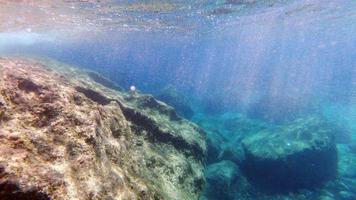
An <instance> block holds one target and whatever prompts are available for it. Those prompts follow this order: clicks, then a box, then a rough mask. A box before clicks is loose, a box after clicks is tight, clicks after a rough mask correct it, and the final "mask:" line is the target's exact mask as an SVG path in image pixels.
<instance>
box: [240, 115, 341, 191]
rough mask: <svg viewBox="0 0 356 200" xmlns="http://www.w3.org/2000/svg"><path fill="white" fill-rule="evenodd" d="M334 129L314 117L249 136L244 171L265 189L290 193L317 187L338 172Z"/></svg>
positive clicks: (244, 146)
mask: <svg viewBox="0 0 356 200" xmlns="http://www.w3.org/2000/svg"><path fill="white" fill-rule="evenodd" d="M333 135H334V132H333V129H332V128H330V126H328V125H327V124H326V123H324V121H323V120H321V119H319V118H316V117H310V118H305V119H299V120H296V121H294V122H292V123H290V124H288V125H284V126H281V127H278V128H274V129H267V130H263V131H260V132H258V133H256V134H254V135H251V136H249V137H247V138H245V139H244V140H243V141H242V143H243V148H244V152H245V157H246V158H245V160H244V161H243V163H242V164H243V170H244V172H245V174H246V175H247V177H248V178H249V179H250V180H252V181H253V182H254V183H256V184H257V185H260V186H262V188H264V189H267V190H270V191H277V192H288V191H291V190H298V189H301V188H307V189H308V188H309V189H310V188H314V187H317V186H320V185H321V184H323V183H324V182H326V181H328V180H332V179H333V178H335V177H336V175H337V161H338V160H337V150H336V145H335V141H334V136H333Z"/></svg>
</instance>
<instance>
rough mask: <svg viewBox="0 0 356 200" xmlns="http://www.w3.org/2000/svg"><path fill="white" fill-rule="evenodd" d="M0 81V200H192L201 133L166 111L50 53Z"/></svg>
mask: <svg viewBox="0 0 356 200" xmlns="http://www.w3.org/2000/svg"><path fill="white" fill-rule="evenodd" d="M0 77H1V79H0V101H1V106H0V112H1V116H2V117H1V119H0V152H1V154H0V199H6V197H8V196H9V195H10V194H12V195H18V196H14V198H21V197H22V196H24V195H25V196H26V195H27V196H29V195H30V194H32V196H33V198H32V199H53V200H56V199H58V200H59V199H60V200H70V199H79V200H86V199H88V200H89V199H97V200H100V199H170V200H171V199H172V200H174V199H176V200H181V199H198V197H199V195H200V192H201V191H202V190H203V186H204V182H205V181H204V174H203V168H204V165H205V160H206V158H205V157H206V145H205V133H204V132H203V131H202V130H201V129H200V128H199V127H197V126H196V125H194V124H193V123H190V122H189V121H187V120H185V119H182V118H180V117H179V116H177V115H176V114H175V111H174V109H173V108H171V107H169V106H167V105H166V104H164V103H162V102H159V101H157V100H155V99H154V98H153V97H151V96H146V95H139V96H138V97H137V98H133V99H132V98H131V97H130V96H129V95H128V94H126V93H124V92H121V91H120V90H117V88H116V86H115V88H114V87H111V88H113V89H110V88H108V87H106V86H107V85H108V82H106V81H105V82H104V84H103V85H102V84H100V82H102V81H93V80H92V77H89V76H88V73H85V72H84V71H82V70H80V69H75V68H72V67H70V66H67V65H64V64H61V63H58V62H56V61H53V60H49V59H42V60H41V59H40V60H38V59H19V58H1V59H0ZM100 80H101V79H100ZM114 89H116V90H114ZM4 116H6V117H4ZM14 191H15V193H14Z"/></svg>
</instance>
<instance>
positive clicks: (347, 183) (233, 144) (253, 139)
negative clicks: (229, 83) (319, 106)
mask: <svg viewBox="0 0 356 200" xmlns="http://www.w3.org/2000/svg"><path fill="white" fill-rule="evenodd" d="M193 119H194V121H195V122H196V123H198V124H199V125H200V126H202V127H203V128H204V129H205V130H206V132H207V149H208V160H207V161H208V162H207V163H208V165H207V168H206V170H205V176H206V182H207V183H206V188H205V190H204V193H203V196H202V197H201V200H207V199H209V200H232V199H234V200H251V199H256V200H282V199H283V200H285V199H288V200H289V199H293V200H312V199H320V200H331V199H340V200H351V199H355V198H356V193H355V192H354V189H353V188H355V187H356V181H355V167H356V161H355V158H356V157H355V155H356V154H355V153H354V152H353V150H352V148H351V146H352V143H345V140H344V139H341V140H340V138H345V134H346V135H348V134H350V133H349V130H347V129H345V127H342V126H338V125H337V124H334V123H332V122H331V121H328V120H327V119H325V118H324V117H322V116H320V115H305V116H304V117H301V118H298V119H296V120H294V121H290V122H288V123H283V124H271V123H266V122H263V121H260V120H256V119H251V118H247V117H246V116H243V115H242V114H240V113H233V112H230V113H225V114H223V115H214V116H208V115H204V114H201V115H199V116H198V115H196V116H195V117H194V118H193ZM346 138H348V137H346Z"/></svg>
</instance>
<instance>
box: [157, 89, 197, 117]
mask: <svg viewBox="0 0 356 200" xmlns="http://www.w3.org/2000/svg"><path fill="white" fill-rule="evenodd" d="M157 98H158V99H159V100H162V101H164V102H166V103H168V104H169V105H171V106H173V107H174V108H175V110H176V111H177V113H178V114H180V115H182V116H184V117H185V118H187V119H190V118H192V116H193V115H194V111H193V110H192V108H191V103H190V102H189V100H188V98H187V97H185V96H184V95H183V94H181V93H179V92H178V90H177V89H176V88H175V87H174V86H173V85H168V86H166V87H165V88H163V89H162V91H160V92H159V94H158V95H157Z"/></svg>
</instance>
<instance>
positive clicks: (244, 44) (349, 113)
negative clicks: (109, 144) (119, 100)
mask: <svg viewBox="0 0 356 200" xmlns="http://www.w3.org/2000/svg"><path fill="white" fill-rule="evenodd" d="M118 2H119V3H130V2H125V1H118ZM138 2H139V1H138ZM179 2H181V1H179ZM221 2H222V1H216V2H215V1H209V2H208V3H207V2H204V1H197V2H183V4H184V3H186V5H189V6H187V7H189V9H179V10H176V11H175V12H159V11H157V12H156V11H155V12H154V13H150V12H147V13H146V12H134V11H132V12H126V13H125V16H128V18H129V20H128V25H127V26H129V27H132V26H135V25H137V24H139V22H138V21H150V20H156V21H158V22H160V23H161V24H163V25H162V26H163V27H161V26H160V27H159V28H155V27H151V28H149V29H147V27H146V28H140V27H139V25H137V26H138V27H139V28H136V29H133V30H122V29H115V28H114V29H110V30H105V31H102V32H99V33H98V34H96V35H95V34H94V33H92V31H91V30H89V31H88V32H84V33H81V34H80V36H79V37H78V36H77V37H73V38H71V35H70V34H69V35H68V36H65V35H64V36H60V37H58V36H57V35H56V36H53V32H55V31H56V30H53V31H49V32H40V33H33V32H31V33H28V32H26V31H22V30H19V31H15V32H4V33H0V45H1V46H0V51H3V52H7V53H8V52H11V53H14V52H16V53H31V54H38V55H46V56H50V57H52V58H56V59H59V60H61V61H63V62H67V63H71V64H74V65H78V66H81V67H84V68H89V69H92V70H95V71H98V72H99V73H101V74H102V75H104V76H106V77H108V78H109V79H111V80H112V81H114V82H117V83H118V84H120V85H121V86H123V87H124V88H129V87H130V86H131V85H135V86H136V87H137V88H138V89H139V90H140V91H141V92H143V93H152V94H154V95H156V96H159V95H160V94H161V92H162V89H164V88H165V87H167V86H171V87H172V88H175V90H176V92H178V93H180V94H181V96H184V98H185V99H186V101H188V102H186V103H187V104H188V106H189V107H190V108H191V109H192V110H193V112H194V116H193V117H191V119H192V120H193V121H195V122H197V123H198V124H199V123H201V124H199V125H202V126H203V127H204V123H209V122H210V123H211V124H210V126H205V128H206V127H208V128H207V129H209V127H216V129H219V130H220V132H219V134H222V135H223V136H224V137H232V136H231V135H233V134H234V128H231V126H230V129H229V130H225V129H224V130H223V129H221V128H220V127H219V126H218V125H216V124H214V123H220V122H221V121H223V122H224V120H225V122H226V118H228V119H231V117H230V118H229V116H230V115H232V116H236V115H242V116H244V117H246V118H249V119H251V120H256V121H257V120H260V121H262V122H263V123H267V124H270V125H275V124H284V123H287V122H291V121H293V120H294V119H297V118H300V117H302V118H303V117H305V116H309V115H315V114H317V115H321V116H323V117H325V118H327V119H328V121H330V123H332V124H334V125H335V126H336V125H337V126H342V127H343V128H345V129H346V130H347V131H348V132H349V133H350V135H351V136H352V137H351V138H354V140H355V139H356V138H355V137H356V136H355V135H356V12H355V8H356V2H355V1H352V0H328V1H318V0H303V1H256V2H257V3H256V2H255V3H249V2H254V1H227V2H228V3H225V4H224V3H221ZM229 2H230V3H229ZM231 2H232V3H231ZM241 2H242V3H241ZM246 2H247V3H246ZM240 4H241V5H244V6H245V7H243V6H242V7H241V8H240V7H239V6H240ZM213 8H224V9H225V10H223V9H220V10H219V9H213ZM231 8H233V11H231V10H229V9H231ZM106 17H109V18H110V17H114V16H111V15H110V14H108V15H107V16H106ZM138 19H139V20H138ZM47 26H48V24H47ZM49 27H51V26H49ZM170 27H174V28H170ZM37 34H38V35H37ZM167 103H168V104H170V103H171V102H167ZM173 106H174V105H173ZM176 109H178V112H179V109H180V108H179V107H177V108H176ZM181 112H184V111H181ZM231 113H232V114H231ZM183 115H184V113H183ZM208 118H209V119H211V118H213V119H214V118H215V121H214V120H211V121H209V120H204V119H208ZM203 122H204V123H203ZM262 122H261V123H262ZM205 125H206V124H205ZM211 129H213V128H211ZM207 131H208V132H210V131H211V130H207ZM236 134H237V133H236ZM354 140H353V141H351V139H348V141H347V143H348V144H350V143H355V141H354ZM343 148H344V147H343ZM345 148H346V151H351V150H350V149H351V147H350V148H349V147H345ZM348 148H349V149H348ZM354 165H356V163H354ZM353 178H356V177H353ZM351 185H352V184H351ZM351 185H350V187H352V186H355V185H352V186H351ZM349 192H350V193H353V194H354V195H355V196H354V197H356V191H355V190H354V189H353V191H349ZM334 198H336V199H337V198H340V199H346V198H343V197H341V196H340V195H339V196H338V195H335V196H334ZM350 198H353V197H350Z"/></svg>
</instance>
